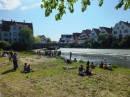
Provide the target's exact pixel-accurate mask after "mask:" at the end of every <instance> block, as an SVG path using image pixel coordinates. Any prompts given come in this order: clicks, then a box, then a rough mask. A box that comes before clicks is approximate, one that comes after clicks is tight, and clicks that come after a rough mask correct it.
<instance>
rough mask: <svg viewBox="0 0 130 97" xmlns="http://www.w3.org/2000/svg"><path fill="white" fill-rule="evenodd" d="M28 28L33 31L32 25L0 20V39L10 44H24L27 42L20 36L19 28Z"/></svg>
mask: <svg viewBox="0 0 130 97" xmlns="http://www.w3.org/2000/svg"><path fill="white" fill-rule="evenodd" d="M22 27H29V28H30V29H32V30H33V25H32V23H25V21H23V22H15V21H12V20H11V21H5V20H2V26H1V32H0V39H1V40H5V41H7V42H9V43H10V44H12V43H14V42H22V43H26V42H27V41H26V40H25V39H24V38H22V36H21V28H22Z"/></svg>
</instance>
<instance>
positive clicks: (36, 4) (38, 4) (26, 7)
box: [21, 2, 42, 10]
mask: <svg viewBox="0 0 130 97" xmlns="http://www.w3.org/2000/svg"><path fill="white" fill-rule="evenodd" d="M40 4H42V3H41V2H40V3H35V4H33V5H30V6H23V7H21V9H22V10H27V9H30V8H34V7H37V6H40Z"/></svg>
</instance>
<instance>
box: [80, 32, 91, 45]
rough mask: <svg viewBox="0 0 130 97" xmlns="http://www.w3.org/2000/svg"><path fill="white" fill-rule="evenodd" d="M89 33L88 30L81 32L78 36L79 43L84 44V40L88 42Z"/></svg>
mask: <svg viewBox="0 0 130 97" xmlns="http://www.w3.org/2000/svg"><path fill="white" fill-rule="evenodd" d="M90 33H91V30H90V29H86V30H83V31H82V32H81V34H80V36H79V43H84V42H85V41H86V40H88V39H89V35H90Z"/></svg>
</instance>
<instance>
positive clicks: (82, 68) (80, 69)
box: [78, 65, 85, 76]
mask: <svg viewBox="0 0 130 97" xmlns="http://www.w3.org/2000/svg"><path fill="white" fill-rule="evenodd" d="M78 75H80V76H84V75H85V69H84V67H83V65H81V66H80V67H79V73H78Z"/></svg>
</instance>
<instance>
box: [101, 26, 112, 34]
mask: <svg viewBox="0 0 130 97" xmlns="http://www.w3.org/2000/svg"><path fill="white" fill-rule="evenodd" d="M100 28H101V29H102V28H104V29H105V30H106V31H107V33H108V34H112V28H107V27H100Z"/></svg>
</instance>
